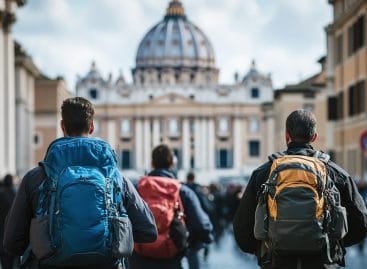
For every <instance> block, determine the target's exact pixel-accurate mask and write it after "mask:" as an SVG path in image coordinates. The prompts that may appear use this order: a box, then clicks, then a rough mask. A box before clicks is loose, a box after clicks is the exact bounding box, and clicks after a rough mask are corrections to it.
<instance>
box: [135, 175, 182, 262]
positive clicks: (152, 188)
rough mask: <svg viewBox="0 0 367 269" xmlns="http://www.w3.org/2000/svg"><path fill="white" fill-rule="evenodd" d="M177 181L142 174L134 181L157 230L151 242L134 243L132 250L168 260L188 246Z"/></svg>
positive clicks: (146, 255) (179, 185) (178, 254)
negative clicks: (156, 235) (154, 238)
mask: <svg viewBox="0 0 367 269" xmlns="http://www.w3.org/2000/svg"><path fill="white" fill-rule="evenodd" d="M180 187H181V184H180V183H179V182H178V181H177V180H173V179H171V178H165V177H156V176H145V177H143V178H142V179H141V180H140V181H139V183H138V192H139V194H140V195H141V197H142V198H143V199H144V200H145V202H146V203H147V204H148V206H149V208H150V210H151V211H152V213H153V215H154V218H155V222H156V225H157V229H158V238H157V240H156V241H155V242H153V243H136V244H135V247H134V250H135V251H136V252H137V253H138V254H140V255H142V256H145V257H151V258H157V259H171V258H175V257H178V256H180V255H183V254H184V253H183V252H184V251H185V250H186V249H187V245H188V231H187V228H186V225H185V220H184V214H183V212H184V211H183V206H182V201H181V198H180Z"/></svg>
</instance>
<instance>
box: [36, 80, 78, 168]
mask: <svg viewBox="0 0 367 269" xmlns="http://www.w3.org/2000/svg"><path fill="white" fill-rule="evenodd" d="M68 97H71V94H70V92H69V91H68V90H67V88H66V84H65V82H64V81H63V80H58V79H57V80H50V79H45V78H43V79H37V80H36V86H35V115H36V117H35V135H36V136H37V137H38V143H37V144H36V145H34V149H35V165H37V163H38V162H39V161H40V160H42V159H43V158H44V156H45V153H46V151H47V148H48V146H49V144H50V143H51V142H52V141H53V140H55V139H56V138H59V137H61V136H62V131H61V128H60V121H61V115H60V108H61V105H62V102H63V100H64V99H66V98H68Z"/></svg>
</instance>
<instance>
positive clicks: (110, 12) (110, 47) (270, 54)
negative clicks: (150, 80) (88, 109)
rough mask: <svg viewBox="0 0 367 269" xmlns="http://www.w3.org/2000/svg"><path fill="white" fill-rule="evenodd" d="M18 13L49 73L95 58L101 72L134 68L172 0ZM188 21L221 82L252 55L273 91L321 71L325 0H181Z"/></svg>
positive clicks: (87, 1) (75, 68)
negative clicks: (205, 42) (207, 46)
mask: <svg viewBox="0 0 367 269" xmlns="http://www.w3.org/2000/svg"><path fill="white" fill-rule="evenodd" d="M27 2H28V3H27V5H26V6H24V7H22V8H21V9H19V10H18V12H17V16H18V20H17V22H16V24H15V26H14V29H13V33H14V37H15V39H16V40H17V41H19V42H20V43H21V44H22V46H23V47H24V48H25V49H26V51H27V52H28V54H30V55H31V56H32V58H33V60H34V61H35V63H36V64H37V66H38V67H39V68H40V70H41V71H42V72H43V73H45V74H46V75H48V76H51V77H55V76H58V75H61V76H64V77H65V78H66V80H67V82H68V86H69V89H70V90H73V88H74V85H75V81H76V77H77V75H81V76H82V75H84V74H85V73H86V72H87V71H88V70H89V68H90V64H91V62H92V61H93V60H94V61H96V64H97V67H98V69H99V70H100V71H101V73H102V74H103V76H105V77H107V76H108V74H109V73H112V74H113V77H114V78H116V77H117V76H118V74H119V72H120V71H122V72H123V74H124V76H125V78H126V80H127V81H131V69H132V68H133V67H134V64H135V56H136V51H137V48H138V45H139V42H140V41H141V39H142V38H143V36H144V34H145V33H146V32H147V31H148V30H149V29H150V28H151V27H152V26H153V25H154V24H156V23H157V22H158V21H160V20H161V19H162V18H163V16H164V14H165V9H166V7H167V5H168V2H169V0H29V1H27ZM182 2H183V4H184V7H185V11H186V15H187V16H188V18H189V20H191V21H192V22H193V23H194V24H196V25H197V26H199V27H200V28H201V29H202V30H203V31H204V33H206V35H207V36H208V37H209V39H210V41H211V42H212V45H213V47H214V51H215V55H216V64H217V67H219V68H220V72H221V73H220V81H221V82H222V83H232V82H233V77H234V73H235V72H239V74H240V75H241V76H243V75H244V74H245V73H246V72H247V70H248V69H249V67H250V63H251V61H252V59H255V60H256V64H257V67H258V69H259V70H260V71H262V72H264V73H270V74H271V75H272V77H273V82H274V86H275V87H276V88H280V87H283V86H284V85H285V84H289V83H295V82H297V81H299V80H300V79H304V78H307V77H308V76H310V75H312V74H314V73H316V72H318V71H319V69H320V67H319V65H318V63H317V60H318V59H319V58H320V57H321V56H323V55H324V54H325V53H326V39H325V32H324V27H325V26H326V25H327V24H328V23H330V22H331V20H332V10H331V6H329V5H328V4H327V2H328V1H327V0H182Z"/></svg>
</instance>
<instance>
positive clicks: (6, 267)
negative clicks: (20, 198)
mask: <svg viewBox="0 0 367 269" xmlns="http://www.w3.org/2000/svg"><path fill="white" fill-rule="evenodd" d="M14 197H15V189H14V182H13V176H12V175H11V174H7V175H6V176H5V177H4V179H3V181H2V182H1V186H0V240H1V241H0V242H3V238H4V225H5V218H6V216H7V214H8V212H9V210H10V208H11V205H12V203H13V200H14ZM0 260H1V268H2V269H12V268H13V266H14V263H15V261H16V257H15V256H14V255H11V254H9V253H7V252H6V251H5V250H4V248H3V244H1V245H0Z"/></svg>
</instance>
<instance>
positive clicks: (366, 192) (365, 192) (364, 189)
mask: <svg viewBox="0 0 367 269" xmlns="http://www.w3.org/2000/svg"><path fill="white" fill-rule="evenodd" d="M356 184H357V187H358V192H359V193H360V194H361V196H362V198H363V200H364V202H365V204H366V203H367V182H366V180H364V179H361V180H359V181H357V182H356ZM365 241H366V240H365V239H363V240H362V241H361V242H360V243H359V244H358V249H359V251H360V252H362V253H363V250H364V242H365Z"/></svg>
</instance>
